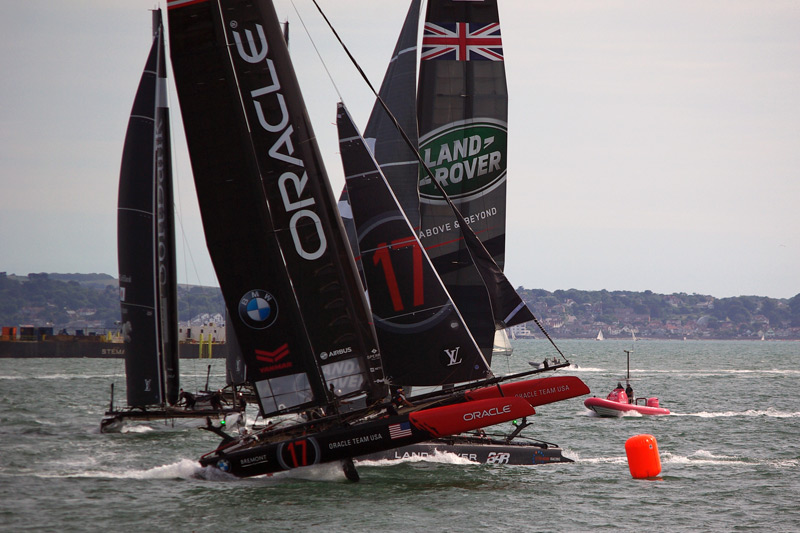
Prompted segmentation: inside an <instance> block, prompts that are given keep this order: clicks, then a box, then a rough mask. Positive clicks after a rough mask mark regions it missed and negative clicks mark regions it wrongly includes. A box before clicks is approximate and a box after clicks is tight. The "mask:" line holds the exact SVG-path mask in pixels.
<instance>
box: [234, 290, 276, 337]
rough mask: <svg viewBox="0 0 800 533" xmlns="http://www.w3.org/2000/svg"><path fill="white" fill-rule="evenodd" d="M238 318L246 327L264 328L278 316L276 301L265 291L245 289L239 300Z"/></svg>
mask: <svg viewBox="0 0 800 533" xmlns="http://www.w3.org/2000/svg"><path fill="white" fill-rule="evenodd" d="M239 318H241V319H242V322H244V323H245V324H246V325H247V326H248V327H251V328H253V329H265V328H268V327H270V326H271V325H272V324H274V323H275V320H276V319H277V318H278V301H277V300H276V299H275V297H274V296H272V295H271V294H270V293H268V292H267V291H264V290H261V289H254V290H252V291H247V293H246V294H245V295H244V296H242V298H241V300H239Z"/></svg>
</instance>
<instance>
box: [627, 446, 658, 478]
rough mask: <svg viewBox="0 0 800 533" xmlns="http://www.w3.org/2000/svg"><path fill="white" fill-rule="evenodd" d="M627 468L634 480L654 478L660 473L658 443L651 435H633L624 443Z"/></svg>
mask: <svg viewBox="0 0 800 533" xmlns="http://www.w3.org/2000/svg"><path fill="white" fill-rule="evenodd" d="M625 453H626V454H627V455H628V468H630V470H631V476H633V477H634V479H644V478H648V477H656V476H657V475H659V474H660V473H661V459H660V458H659V456H658V443H657V442H656V438H655V437H654V436H652V435H634V436H633V437H631V438H629V439H628V440H627V441H625Z"/></svg>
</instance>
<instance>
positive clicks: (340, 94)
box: [286, 0, 360, 101]
mask: <svg viewBox="0 0 800 533" xmlns="http://www.w3.org/2000/svg"><path fill="white" fill-rule="evenodd" d="M291 2H292V7H293V8H294V12H295V13H297V18H298V19H299V20H300V25H301V26H303V30H304V31H305V32H306V35H308V40H309V41H311V46H313V47H314V52H316V53H317V57H318V58H319V61H320V63H322V68H324V69H325V73H326V74H327V75H328V79H329V80H331V85H333V90H334V91H336V94H337V96H338V97H339V100H340V101H341V100H342V93H341V92H339V87H337V85H336V82H335V81H333V76H332V75H331V71H330V70H328V65H327V64H326V63H325V60H324V59H322V54H320V52H319V49H318V48H317V43H315V42H314V39H313V38H312V37H311V32H309V31H308V28H307V27H306V23H305V21H304V20H303V17H302V16H300V11H298V10H297V6H296V5H295V3H294V0H291ZM316 4H317V2H316V0H314V5H316ZM317 9H319V6H317ZM320 13H322V10H320ZM322 16H323V17H325V14H324V13H323V15H322ZM325 21H326V22H327V21H328V19H327V18H326V19H325ZM328 25H329V26H330V22H328ZM334 33H336V32H334ZM337 37H338V35H337ZM339 42H341V40H340V41H339ZM286 44H287V46H288V44H289V43H288V42H287V43H286ZM348 55H349V52H348ZM351 59H352V56H351ZM359 70H360V69H359Z"/></svg>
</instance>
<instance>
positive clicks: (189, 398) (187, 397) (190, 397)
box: [178, 389, 195, 409]
mask: <svg viewBox="0 0 800 533" xmlns="http://www.w3.org/2000/svg"><path fill="white" fill-rule="evenodd" d="M182 401H183V402H185V403H184V407H185V408H186V409H194V402H195V399H194V394H192V393H191V392H186V391H185V390H183V389H181V393H180V394H179V395H178V403H180V402H182Z"/></svg>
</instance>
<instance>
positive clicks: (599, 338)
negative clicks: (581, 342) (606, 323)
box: [596, 329, 606, 341]
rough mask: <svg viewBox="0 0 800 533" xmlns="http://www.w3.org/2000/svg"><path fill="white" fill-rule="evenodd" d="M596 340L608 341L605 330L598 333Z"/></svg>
mask: <svg viewBox="0 0 800 533" xmlns="http://www.w3.org/2000/svg"><path fill="white" fill-rule="evenodd" d="M596 340H598V341H604V340H606V338H605V336H604V335H603V330H602V329H601V330H599V331H598V332H597V339H596Z"/></svg>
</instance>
